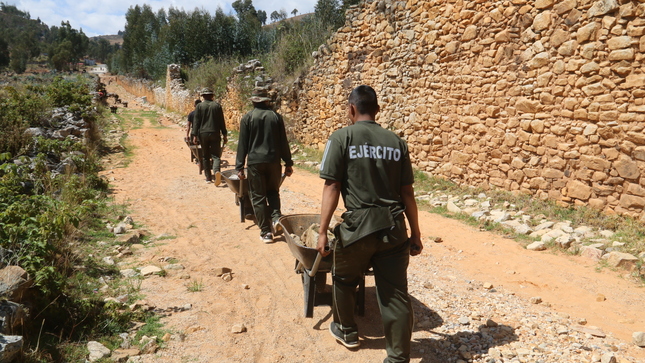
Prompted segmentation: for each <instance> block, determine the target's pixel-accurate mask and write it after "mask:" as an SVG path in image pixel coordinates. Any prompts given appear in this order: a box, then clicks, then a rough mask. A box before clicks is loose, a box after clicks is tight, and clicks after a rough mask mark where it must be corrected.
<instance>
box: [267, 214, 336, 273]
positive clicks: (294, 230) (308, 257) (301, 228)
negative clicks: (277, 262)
mask: <svg viewBox="0 0 645 363" xmlns="http://www.w3.org/2000/svg"><path fill="white" fill-rule="evenodd" d="M279 223H280V224H281V225H282V228H283V230H284V238H285V239H286V240H287V245H288V246H289V250H290V251H291V254H292V255H293V257H295V258H296V259H297V260H298V261H299V262H300V263H301V264H302V266H303V267H304V268H305V269H307V270H311V268H312V267H313V265H314V261H315V260H316V255H317V254H318V251H317V250H316V249H315V248H310V247H305V246H303V245H301V244H299V243H297V242H296V241H294V239H293V238H292V237H291V234H295V235H296V236H302V234H303V233H304V232H305V231H306V230H307V229H308V228H309V227H310V226H311V225H312V224H314V223H320V214H292V215H287V216H283V217H281V218H280V220H279ZM332 255H333V254H329V255H328V256H327V257H325V258H323V259H322V261H321V262H320V265H319V266H318V271H331V265H332Z"/></svg>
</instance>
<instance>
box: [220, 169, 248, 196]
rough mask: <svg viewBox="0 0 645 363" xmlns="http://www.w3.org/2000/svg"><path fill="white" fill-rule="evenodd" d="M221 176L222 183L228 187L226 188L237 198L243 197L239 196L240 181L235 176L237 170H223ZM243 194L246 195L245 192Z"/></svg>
mask: <svg viewBox="0 0 645 363" xmlns="http://www.w3.org/2000/svg"><path fill="white" fill-rule="evenodd" d="M221 174H222V178H223V179H224V182H226V185H228V188H229V189H230V190H231V191H232V192H233V193H235V194H237V195H238V196H243V195H240V179H239V178H238V176H237V170H235V169H231V170H225V171H223V172H221ZM245 189H247V188H245ZM247 190H248V189H247ZM245 194H246V191H245Z"/></svg>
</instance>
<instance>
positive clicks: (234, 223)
mask: <svg viewBox="0 0 645 363" xmlns="http://www.w3.org/2000/svg"><path fill="white" fill-rule="evenodd" d="M117 91H118V93H119V94H121V95H122V98H124V99H128V98H129V99H130V105H131V107H134V108H135V109H136V108H138V107H141V105H139V104H137V102H135V100H134V99H132V97H131V96H130V97H125V96H123V94H125V91H123V90H122V89H119V90H117ZM161 123H162V124H161V125H160V124H155V122H154V121H153V122H152V123H150V122H145V123H144V125H143V126H142V127H141V128H138V129H134V130H131V131H130V132H129V136H128V140H129V142H130V143H131V145H132V146H133V147H134V148H133V150H134V156H133V158H132V161H131V163H130V164H129V165H128V166H127V167H122V168H110V167H109V166H108V169H107V170H106V171H105V173H106V174H108V175H109V176H110V177H114V179H113V181H112V183H111V184H112V186H113V190H114V197H115V199H116V201H117V202H120V203H126V204H128V205H129V209H130V211H131V216H132V217H133V218H134V220H135V221H136V222H137V223H140V224H142V225H144V226H145V227H146V228H147V229H148V230H150V231H151V232H152V233H153V234H154V235H158V234H162V233H167V234H169V235H171V236H174V237H176V238H172V239H166V240H161V241H157V242H155V243H153V244H151V247H146V248H144V249H141V250H140V252H139V253H138V254H136V255H135V257H134V258H133V259H131V260H130V261H129V262H130V264H131V265H132V266H145V265H149V264H155V265H158V266H164V265H165V264H166V263H165V262H160V260H161V259H164V258H168V257H170V258H173V259H176V260H177V263H180V264H182V265H183V266H184V267H185V270H181V271H175V270H169V271H168V274H167V276H165V277H159V276H156V277H151V278H147V279H146V280H144V282H143V284H142V286H141V293H142V294H143V295H145V299H146V300H147V301H148V302H149V303H150V304H152V305H155V306H157V307H159V308H167V307H173V306H179V307H181V306H184V305H185V304H192V308H191V309H190V310H188V311H184V312H179V313H173V314H172V315H171V316H169V317H166V318H164V319H163V320H162V321H163V322H164V323H165V324H166V328H168V329H171V330H172V331H174V332H182V333H185V334H186V339H185V340H184V341H174V340H171V341H169V342H168V343H167V346H166V348H165V349H163V350H161V351H159V352H158V353H157V354H156V355H154V356H150V357H148V358H145V359H144V360H143V361H145V362H380V361H382V360H383V358H384V352H385V351H384V344H385V343H384V340H383V336H382V329H381V327H380V316H379V313H378V308H377V305H376V301H375V297H374V289H373V287H372V286H373V281H372V280H371V279H369V278H368V281H367V284H368V289H367V295H368V296H367V302H366V309H367V313H366V316H365V317H364V318H360V319H359V324H360V329H361V340H362V346H361V348H360V349H359V350H355V351H351V350H348V349H345V348H343V347H342V346H340V345H339V344H337V343H336V342H335V341H334V340H333V339H332V338H331V337H330V335H329V333H328V332H327V327H328V324H329V321H330V309H329V307H328V306H319V307H316V309H315V311H314V317H313V318H311V319H307V318H304V317H303V313H302V311H303V292H302V284H301V280H300V276H299V275H297V274H296V273H294V271H293V268H294V258H293V257H292V255H291V254H290V252H289V250H288V248H287V246H286V243H285V242H284V240H278V241H277V242H276V243H273V244H264V243H261V242H260V240H259V230H258V228H257V226H255V225H254V224H252V223H250V222H246V223H240V221H239V214H238V207H237V206H235V204H234V195H233V193H232V192H231V191H230V190H228V189H227V188H225V187H215V186H214V185H213V184H206V183H205V182H204V179H203V177H202V176H201V175H198V173H197V167H196V166H195V165H194V164H191V163H190V162H189V151H188V149H187V147H186V146H185V144H184V143H183V136H184V133H185V131H183V130H182V129H181V128H180V127H178V126H176V125H174V124H172V123H170V122H168V121H164V120H161ZM224 158H225V159H226V160H228V161H229V163H233V159H234V154H233V153H232V152H231V151H230V150H226V151H225V155H224ZM321 190H322V183H321V180H320V179H319V178H318V177H317V175H314V174H311V173H309V172H307V171H304V170H301V169H296V171H295V173H294V175H293V176H292V177H291V178H288V179H287V180H286V181H285V182H284V184H283V187H282V190H281V197H282V202H283V214H294V213H318V212H319V203H320V195H321ZM421 226H422V232H423V234H424V236H426V237H428V236H440V237H442V238H443V241H444V242H443V243H434V242H430V241H428V240H427V239H424V242H425V244H426V248H425V251H424V253H423V254H422V255H421V256H419V257H416V258H412V260H411V265H410V268H409V272H410V290H411V292H412V294H413V296H414V297H415V310H416V317H417V320H418V321H420V322H421V323H423V324H418V325H417V328H415V333H414V336H413V339H414V343H413V362H434V363H439V362H448V361H456V358H454V360H453V358H445V357H450V356H451V354H455V353H454V352H456V349H457V348H458V346H457V347H456V348H455V347H453V348H451V347H450V344H446V343H445V342H446V341H450V342H452V340H454V339H452V340H450V339H448V338H446V334H443V335H442V334H439V333H437V332H438V331H442V330H441V329H448V327H450V326H453V325H459V324H457V323H455V324H452V322H454V321H456V320H457V319H458V318H459V317H462V316H463V315H464V314H466V317H470V318H471V320H472V319H474V320H477V318H478V317H477V315H478V314H479V315H480V316H479V318H482V322H485V321H486V319H493V320H495V321H496V322H497V323H499V324H504V325H506V326H510V327H511V328H513V329H517V330H516V331H517V332H516V333H515V334H516V335H517V336H516V337H515V338H514V339H507V340H501V341H499V342H497V348H498V349H505V348H506V347H511V344H515V343H512V342H513V341H516V342H518V341H519V342H523V341H524V340H523V339H525V338H524V335H523V334H524V333H522V334H520V332H523V331H524V330H522V329H528V328H527V327H526V326H527V325H532V324H537V325H538V328H534V329H536V330H538V331H539V330H540V327H545V330H548V329H546V327H549V328H550V327H551V326H552V325H553V324H555V323H556V322H554V321H552V320H557V319H564V321H567V322H571V321H575V322H577V321H579V320H581V319H586V321H587V326H589V325H591V326H596V327H599V328H601V329H602V330H603V331H604V332H605V333H607V334H608V335H609V336H608V337H607V338H605V340H602V339H599V340H597V344H598V345H599V346H602V345H603V344H609V345H611V346H618V347H619V348H620V354H623V355H629V356H631V357H635V360H629V361H630V362H637V361H639V360H640V361H641V362H645V353H644V352H643V350H642V349H638V348H635V347H634V346H633V344H631V334H632V332H634V331H645V314H644V313H643V312H644V311H645V298H644V297H645V291H643V289H642V288H640V287H638V286H636V285H635V284H634V283H633V282H630V281H628V279H625V278H624V277H623V276H621V275H620V273H617V272H611V271H607V270H605V271H602V272H600V273H598V272H596V271H595V264H594V263H592V262H589V261H586V260H583V259H581V258H578V257H571V256H558V255H553V254H551V253H549V252H531V251H527V250H525V249H523V248H521V247H519V246H518V244H517V243H516V242H514V241H512V240H508V239H504V238H503V237H500V236H497V235H494V234H490V233H487V232H480V231H477V230H474V229H472V228H471V227H468V226H465V225H462V224H460V223H459V222H457V221H454V220H450V219H446V218H443V217H440V216H437V215H433V214H429V213H425V212H423V213H421ZM166 260H167V259H166ZM218 267H228V268H231V269H232V270H233V279H232V281H230V282H226V281H224V280H222V279H221V278H219V277H216V276H215V274H214V270H215V269H216V268H218ZM187 275H190V278H188V279H187V278H186V277H187ZM182 277H183V278H182ZM485 282H488V283H490V284H492V285H493V286H494V289H493V290H492V292H491V291H490V290H486V289H484V288H483V287H482V284H483V283H485ZM189 286H192V287H193V290H195V288H194V287H197V286H199V287H201V291H197V292H190V291H189V288H188V287H189ZM245 287H248V289H247V288H245ZM598 294H602V295H604V296H606V297H607V300H605V301H603V302H598V301H597V300H596V297H597V295H598ZM536 296H539V297H541V298H542V300H543V301H544V303H542V304H540V305H532V304H530V303H529V302H528V301H529V300H530V298H531V297H536ZM513 304H515V305H513ZM548 305H550V307H549V306H548ZM460 309H462V310H463V309H465V310H463V311H462V310H460ZM468 309H470V310H471V314H469V313H467V312H465V311H466V310H468ZM505 309H508V311H506V310H505ZM545 314H546V315H545ZM543 316H548V317H547V318H545V319H543V320H548V321H540V319H541V317H543ZM552 317H553V318H552ZM527 321H528V322H533V321H536V323H530V324H529V323H527ZM438 322H439V323H438ZM441 322H443V323H441ZM475 323H477V322H476V321H473V326H475ZM236 324H244V325H245V326H246V328H247V331H246V332H244V333H241V334H233V333H232V332H231V329H232V327H233V326H234V325H236ZM442 324H443V327H441V325H442ZM477 324H479V323H477ZM563 324H564V323H563ZM473 326H471V327H470V328H469V329H471V330H472V329H475V330H476V328H474V327H473ZM445 331H447V330H445ZM569 331H571V329H569ZM548 334H549V332H545V336H547V335H548ZM550 334H551V335H552V336H553V337H549V338H548V339H551V340H553V341H554V342H556V341H557V340H558V339H561V340H562V339H563V338H562V337H561V336H560V337H558V334H556V333H555V332H550ZM538 335H539V332H538ZM613 337H615V338H617V339H620V340H622V341H623V342H625V343H626V344H625V345H623V346H620V341H619V340H615V339H614V340H609V339H613ZM453 338H454V336H453ZM548 339H547V338H545V339H544V340H545V341H547V340H548ZM589 339H592V338H589ZM594 339H595V338H594ZM563 341H566V339H565V340H563ZM507 344H508V345H507ZM522 344H526V345H527V347H528V345H529V343H522ZM555 345H557V344H555ZM509 349H510V348H509ZM617 349H618V348H617ZM442 350H444V351H443V352H442ZM581 354H582V355H581V357H582V356H584V355H585V354H586V352H584V351H583V352H582V353H581ZM441 357H444V358H441ZM585 359H586V358H585ZM509 361H510V360H509ZM546 361H547V362H551V360H546ZM566 361H567V360H559V362H566ZM572 361H573V360H572ZM577 361H578V360H576V362H577ZM580 361H585V360H580Z"/></svg>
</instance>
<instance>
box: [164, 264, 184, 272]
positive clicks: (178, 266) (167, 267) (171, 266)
mask: <svg viewBox="0 0 645 363" xmlns="http://www.w3.org/2000/svg"><path fill="white" fill-rule="evenodd" d="M184 268H185V267H184V265H182V264H180V263H170V264H168V265H165V266H164V267H163V269H164V270H166V271H168V270H183V269H184Z"/></svg>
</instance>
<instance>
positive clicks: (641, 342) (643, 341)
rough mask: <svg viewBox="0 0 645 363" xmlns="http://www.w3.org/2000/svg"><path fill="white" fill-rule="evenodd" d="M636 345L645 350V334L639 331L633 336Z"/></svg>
mask: <svg viewBox="0 0 645 363" xmlns="http://www.w3.org/2000/svg"><path fill="white" fill-rule="evenodd" d="M632 340H633V341H634V344H636V345H637V346H639V347H641V348H645V332H642V331H639V332H634V333H633V334H632Z"/></svg>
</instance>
